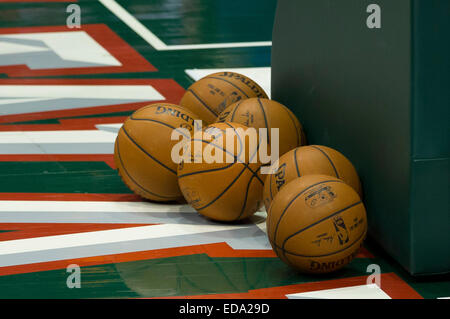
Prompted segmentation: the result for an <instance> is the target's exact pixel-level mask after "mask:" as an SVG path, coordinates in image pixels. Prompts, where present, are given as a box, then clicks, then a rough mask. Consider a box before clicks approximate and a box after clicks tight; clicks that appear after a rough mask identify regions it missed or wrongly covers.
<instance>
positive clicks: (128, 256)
mask: <svg viewBox="0 0 450 319" xmlns="http://www.w3.org/2000/svg"><path fill="white" fill-rule="evenodd" d="M224 246H226V247H224ZM220 252H224V253H225V256H221V254H220ZM195 254H208V255H209V256H211V255H210V254H212V255H213V256H214V257H273V254H272V253H271V252H270V251H267V250H234V249H232V248H231V247H229V246H228V245H227V244H226V243H216V244H205V245H195V246H184V247H175V248H167V249H156V250H148V251H141V252H132V253H123V254H113V255H105V256H95V257H88V258H77V259H67V260H58V261H53V262H44V263H36V264H28V265H18V266H8V267H0V276H6V275H13V274H21V273H30V272H38V271H47V270H55V269H64V268H66V267H67V266H68V265H70V264H77V265H79V266H80V267H87V266H95V265H104V264H111V263H121V262H128V261H137V260H146V259H158V258H167V257H175V256H186V255H195Z"/></svg>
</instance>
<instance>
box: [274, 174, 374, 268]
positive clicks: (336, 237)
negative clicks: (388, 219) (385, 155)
mask: <svg viewBox="0 0 450 319" xmlns="http://www.w3.org/2000/svg"><path fill="white" fill-rule="evenodd" d="M266 223H267V234H268V236H269V241H270V243H271V245H272V248H273V250H274V251H275V253H276V254H277V255H278V256H279V257H280V258H281V260H283V261H284V262H285V263H286V264H288V265H290V266H292V267H294V268H296V269H298V270H300V271H301V272H305V273H328V272H332V271H336V270H338V269H340V268H342V267H344V266H345V265H346V264H348V263H349V262H350V261H351V260H352V259H353V258H354V257H355V256H356V254H357V253H358V251H359V248H360V247H361V245H362V243H363V241H364V238H365V236H366V233H367V217H366V210H365V208H364V205H363V203H362V202H361V199H360V197H359V195H358V194H357V193H356V192H355V191H354V190H353V188H351V187H350V186H348V185H347V184H345V183H344V182H343V181H342V180H340V179H337V178H336V177H332V176H326V175H306V176H303V177H300V178H297V179H294V180H293V181H291V182H290V183H289V184H287V185H286V186H285V187H283V188H282V189H281V190H280V192H279V193H278V194H277V195H276V196H275V198H274V199H273V202H272V205H271V206H270V209H269V212H268V217H267V221H266Z"/></svg>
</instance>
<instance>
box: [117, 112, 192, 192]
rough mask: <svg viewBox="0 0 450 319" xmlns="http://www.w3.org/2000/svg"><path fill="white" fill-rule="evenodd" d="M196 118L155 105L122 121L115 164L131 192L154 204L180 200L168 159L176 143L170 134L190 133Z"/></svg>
mask: <svg viewBox="0 0 450 319" xmlns="http://www.w3.org/2000/svg"><path fill="white" fill-rule="evenodd" d="M197 119H198V117H197V115H195V114H194V113H192V112H191V111H188V110H185V109H183V108H181V107H179V106H177V105H174V104H167V103H157V104H152V105H149V106H146V107H143V108H141V109H139V110H137V111H136V112H134V113H133V114H132V115H131V116H130V117H129V118H128V119H127V120H126V121H125V122H124V124H123V125H122V127H121V129H120V131H119V134H118V135H117V138H116V143H115V148H114V161H115V163H116V166H117V169H118V171H119V174H120V176H121V177H122V180H123V181H124V182H125V184H126V185H127V186H128V187H129V188H130V189H131V190H132V191H133V192H135V193H136V194H138V195H140V196H142V197H144V198H147V199H150V200H154V201H171V200H177V199H180V198H182V194H181V192H180V189H179V187H178V181H177V166H178V164H177V163H174V161H173V160H172V157H171V151H172V147H173V146H174V145H175V144H176V143H178V141H176V140H174V141H172V140H171V134H172V131H173V130H176V129H179V128H184V129H187V130H188V131H189V132H193V131H194V120H197ZM199 129H200V128H199ZM187 138H190V136H188V137H187Z"/></svg>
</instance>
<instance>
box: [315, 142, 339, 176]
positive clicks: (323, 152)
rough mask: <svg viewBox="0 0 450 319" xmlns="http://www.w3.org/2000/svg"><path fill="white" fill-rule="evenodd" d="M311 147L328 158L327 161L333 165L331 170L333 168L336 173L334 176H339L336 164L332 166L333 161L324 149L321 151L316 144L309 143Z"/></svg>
mask: <svg viewBox="0 0 450 319" xmlns="http://www.w3.org/2000/svg"><path fill="white" fill-rule="evenodd" d="M311 147H312V148H315V149H316V150H319V151H320V152H321V153H322V154H323V155H324V156H325V157H326V158H327V159H328V161H329V162H330V164H331V166H332V167H333V170H334V173H335V174H336V177H337V178H340V177H339V174H338V171H337V169H336V166H334V163H333V161H332V160H331V158H330V157H329V156H328V154H327V153H325V151H323V150H322V149H321V148H320V147H317V146H314V145H311Z"/></svg>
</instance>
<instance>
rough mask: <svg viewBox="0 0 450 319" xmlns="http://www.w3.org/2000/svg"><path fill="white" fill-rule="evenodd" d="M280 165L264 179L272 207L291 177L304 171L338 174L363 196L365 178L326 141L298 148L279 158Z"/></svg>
mask: <svg viewBox="0 0 450 319" xmlns="http://www.w3.org/2000/svg"><path fill="white" fill-rule="evenodd" d="M276 164H278V169H277V170H276V171H275V172H274V173H273V174H270V175H268V176H267V178H266V179H265V183H264V196H263V197H264V205H265V207H266V210H268V209H269V207H270V203H271V202H272V200H273V198H274V197H275V195H276V194H277V193H278V191H279V190H280V189H281V188H282V187H283V186H284V185H286V184H288V183H289V182H290V181H292V180H294V179H295V178H298V177H301V176H304V175H315V174H319V175H329V176H334V177H337V178H339V179H341V180H343V181H344V182H346V183H347V184H348V185H350V186H351V187H353V189H354V190H355V191H356V192H357V193H358V195H359V196H360V197H361V198H362V189H361V182H360V179H359V176H358V173H357V172H356V169H355V167H354V166H353V164H352V163H351V162H350V161H349V160H348V159H347V158H346V157H345V156H344V155H343V154H342V153H340V152H338V151H336V150H334V149H332V148H330V147H327V146H322V145H309V146H302V147H298V148H295V149H293V150H291V151H289V152H288V153H286V154H284V155H283V156H281V157H280V159H279V160H278V163H275V165H276Z"/></svg>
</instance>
